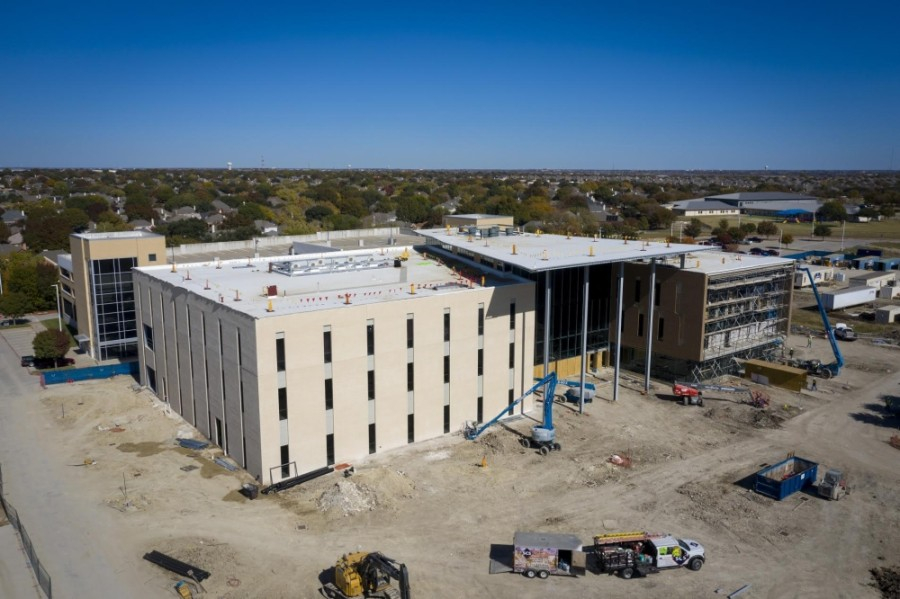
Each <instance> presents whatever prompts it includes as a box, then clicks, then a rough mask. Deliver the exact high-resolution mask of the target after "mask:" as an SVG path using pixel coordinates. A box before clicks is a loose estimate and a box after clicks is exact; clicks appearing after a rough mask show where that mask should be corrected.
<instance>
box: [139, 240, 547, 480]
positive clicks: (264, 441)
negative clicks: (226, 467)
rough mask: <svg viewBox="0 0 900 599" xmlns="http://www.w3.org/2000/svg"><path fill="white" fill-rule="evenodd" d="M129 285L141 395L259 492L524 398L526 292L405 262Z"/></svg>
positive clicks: (236, 272) (319, 264)
mask: <svg viewBox="0 0 900 599" xmlns="http://www.w3.org/2000/svg"><path fill="white" fill-rule="evenodd" d="M403 251H405V252H407V255H408V256H409V259H408V260H405V261H401V260H400V258H399V256H400V253H401V252H403ZM482 276H484V279H483V280H482V279H481V277H482ZM134 281H135V293H136V300H137V304H138V311H139V320H140V322H141V330H140V331H139V333H140V338H141V345H140V352H139V357H140V364H141V368H140V372H141V377H142V382H143V383H144V384H146V385H148V386H149V387H151V388H152V389H153V390H154V392H155V393H156V394H157V395H158V396H159V397H160V398H161V399H163V400H164V401H166V402H168V403H169V404H170V405H171V406H172V407H173V408H174V409H175V410H176V411H177V412H178V413H179V414H181V415H182V416H183V417H184V418H185V419H186V420H187V421H188V422H190V423H191V424H193V425H194V426H196V427H197V428H198V429H199V430H200V431H201V432H202V433H203V434H204V435H207V436H208V437H209V438H210V439H211V440H212V441H214V442H215V443H216V444H218V445H219V446H221V447H222V449H223V450H224V451H225V452H226V454H227V455H229V456H231V457H232V458H233V459H234V460H235V461H236V462H237V463H238V464H240V465H241V466H243V467H245V468H246V469H247V470H248V471H250V472H251V473H252V474H254V475H255V476H257V477H258V478H259V480H260V481H262V482H264V483H270V482H277V481H279V480H282V479H284V478H286V477H290V476H294V475H296V474H298V473H304V472H307V471H310V470H313V469H315V468H319V467H321V466H325V465H328V464H334V463H336V462H344V461H353V460H357V459H360V458H361V457H364V456H366V455H368V454H370V453H375V452H380V451H383V450H386V449H390V448H395V447H399V446H402V445H405V444H407V443H412V442H415V441H421V440H424V439H429V438H433V437H437V436H440V435H443V434H446V433H449V432H453V431H457V430H459V429H460V427H461V426H462V425H463V423H464V422H466V421H470V420H477V421H484V420H486V419H489V418H492V417H493V416H495V415H497V414H498V413H500V412H501V411H502V410H503V408H504V407H505V406H508V405H509V404H510V403H512V402H513V401H514V400H515V399H516V398H518V397H519V396H520V395H521V394H522V393H523V392H524V391H525V390H527V389H528V388H529V387H530V386H531V385H532V384H533V383H532V379H531V375H532V364H533V361H534V357H533V348H534V301H533V298H534V289H533V284H532V283H531V282H530V281H527V280H525V279H522V278H520V277H516V276H513V275H504V276H502V277H501V276H497V275H496V273H491V272H489V271H484V272H478V271H475V270H469V271H468V275H467V276H466V277H463V276H462V275H460V274H459V269H456V270H454V269H453V268H452V265H451V264H450V263H447V262H445V261H442V260H440V259H436V258H435V257H434V256H429V255H426V254H421V253H419V252H416V251H415V250H413V249H412V248H391V250H390V252H389V253H385V251H384V250H381V251H375V250H367V251H363V250H356V251H346V252H336V253H321V254H308V255H303V256H285V257H281V258H274V259H252V260H235V261H229V262H209V263H203V264H190V265H188V264H180V265H177V267H175V268H172V267H166V266H163V267H148V268H138V269H137V270H136V271H135V274H134ZM532 407H533V405H532V403H531V401H530V400H529V401H526V402H524V405H523V406H522V408H521V409H522V410H524V411H528V410H530V409H532Z"/></svg>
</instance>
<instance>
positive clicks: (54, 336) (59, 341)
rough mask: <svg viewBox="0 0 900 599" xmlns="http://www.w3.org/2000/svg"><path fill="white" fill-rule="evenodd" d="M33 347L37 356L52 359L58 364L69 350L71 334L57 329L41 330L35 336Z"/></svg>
mask: <svg viewBox="0 0 900 599" xmlns="http://www.w3.org/2000/svg"><path fill="white" fill-rule="evenodd" d="M32 347H33V348H34V357H35V358H40V359H52V360H53V361H54V363H55V364H56V365H57V366H58V365H59V359H60V358H63V357H65V355H66V354H67V353H68V352H69V334H68V333H67V332H66V331H58V330H56V329H53V330H46V331H41V332H40V333H38V334H37V335H35V336H34V341H33V342H32Z"/></svg>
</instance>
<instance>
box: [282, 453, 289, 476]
mask: <svg viewBox="0 0 900 599" xmlns="http://www.w3.org/2000/svg"><path fill="white" fill-rule="evenodd" d="M290 475H291V452H290V449H288V446H287V445H282V446H281V476H282V477H284V476H290Z"/></svg>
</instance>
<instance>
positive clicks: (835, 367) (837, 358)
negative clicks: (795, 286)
mask: <svg viewBox="0 0 900 599" xmlns="http://www.w3.org/2000/svg"><path fill="white" fill-rule="evenodd" d="M797 270H804V271H806V276H807V277H808V278H809V284H810V285H812V290H813V294H814V295H815V296H816V305H817V306H818V307H819V315H820V316H821V317H822V324H824V325H825V335H826V336H827V337H828V342H829V343H831V351H832V352H834V362H833V363H831V364H826V365H825V368H827V369H828V370H830V371H831V373H832V374H833V375H834V376H837V375H839V374H840V373H841V368H842V367H843V366H844V354H842V353H841V349H840V347H838V344H837V340H836V339H835V338H834V329H832V328H831V322H830V321H829V320H828V313H827V312H826V311H825V306H824V304H822V298H821V297H820V296H819V289H818V288H817V287H816V282H815V281H814V280H813V276H812V271H810V269H809V268H807V267H805V266H800V267H797Z"/></svg>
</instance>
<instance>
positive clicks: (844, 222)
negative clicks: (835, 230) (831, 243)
mask: <svg viewBox="0 0 900 599" xmlns="http://www.w3.org/2000/svg"><path fill="white" fill-rule="evenodd" d="M845 226H847V221H845V220H842V221H841V249H842V250H843V249H844V227H845Z"/></svg>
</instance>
